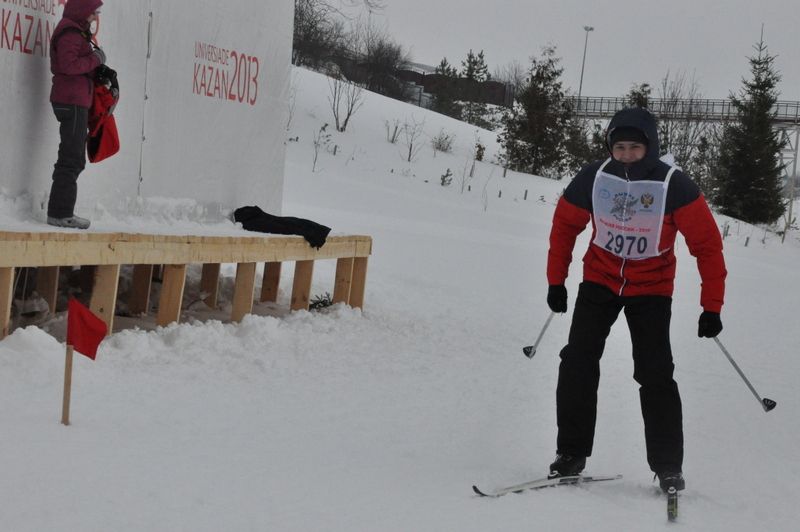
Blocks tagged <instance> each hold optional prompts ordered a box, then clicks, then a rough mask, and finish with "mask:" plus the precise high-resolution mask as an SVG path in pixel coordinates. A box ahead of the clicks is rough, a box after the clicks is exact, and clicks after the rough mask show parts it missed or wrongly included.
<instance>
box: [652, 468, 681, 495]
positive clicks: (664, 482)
mask: <svg viewBox="0 0 800 532" xmlns="http://www.w3.org/2000/svg"><path fill="white" fill-rule="evenodd" d="M656 476H657V477H658V485H659V486H660V487H661V490H662V491H663V492H664V493H666V492H667V491H669V489H670V488H675V490H676V491H681V490H682V489H684V488H686V481H685V480H683V473H681V472H680V471H677V472H676V471H661V472H660V473H656Z"/></svg>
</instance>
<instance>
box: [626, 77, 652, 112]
mask: <svg viewBox="0 0 800 532" xmlns="http://www.w3.org/2000/svg"><path fill="white" fill-rule="evenodd" d="M651 92H653V89H652V87H650V84H649V83H640V84H639V85H634V86H632V87H631V90H629V91H628V94H626V95H625V100H626V101H627V102H628V105H629V106H631V107H641V108H643V109H647V107H648V106H649V105H650V93H651Z"/></svg>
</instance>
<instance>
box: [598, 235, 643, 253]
mask: <svg viewBox="0 0 800 532" xmlns="http://www.w3.org/2000/svg"><path fill="white" fill-rule="evenodd" d="M606 249H607V250H608V251H610V252H612V253H614V254H616V255H625V256H628V257H630V256H631V255H633V254H634V253H633V250H634V249H636V253H637V254H638V255H644V252H645V251H647V237H644V236H623V235H618V234H614V233H612V232H611V231H609V232H608V242H606Z"/></svg>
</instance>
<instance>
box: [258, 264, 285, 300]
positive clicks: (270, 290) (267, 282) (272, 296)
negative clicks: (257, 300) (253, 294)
mask: <svg viewBox="0 0 800 532" xmlns="http://www.w3.org/2000/svg"><path fill="white" fill-rule="evenodd" d="M281 264H282V263H281V262H267V263H265V264H264V277H263V279H262V280H261V302H266V301H269V302H272V303H274V302H275V301H277V300H278V286H279V285H280V282H281Z"/></svg>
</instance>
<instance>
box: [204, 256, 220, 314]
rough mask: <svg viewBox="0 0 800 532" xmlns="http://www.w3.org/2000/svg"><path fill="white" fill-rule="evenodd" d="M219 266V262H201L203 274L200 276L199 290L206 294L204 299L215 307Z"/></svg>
mask: <svg viewBox="0 0 800 532" xmlns="http://www.w3.org/2000/svg"><path fill="white" fill-rule="evenodd" d="M221 266H222V265H221V264H203V274H202V275H201V276H200V291H201V292H203V293H206V294H208V296H206V298H205V299H204V301H205V303H206V305H208V306H209V307H211V308H216V307H217V297H218V296H219V270H220V267H221Z"/></svg>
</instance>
